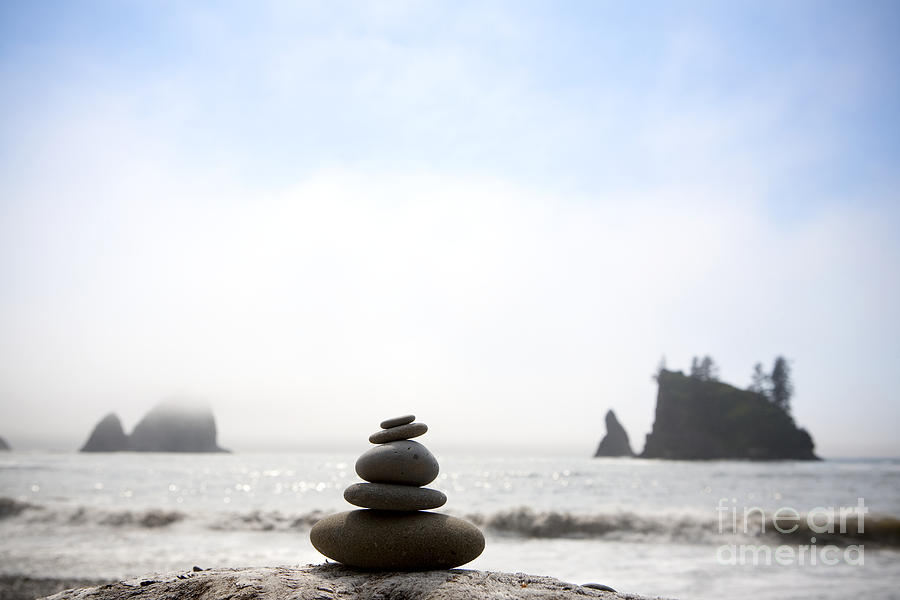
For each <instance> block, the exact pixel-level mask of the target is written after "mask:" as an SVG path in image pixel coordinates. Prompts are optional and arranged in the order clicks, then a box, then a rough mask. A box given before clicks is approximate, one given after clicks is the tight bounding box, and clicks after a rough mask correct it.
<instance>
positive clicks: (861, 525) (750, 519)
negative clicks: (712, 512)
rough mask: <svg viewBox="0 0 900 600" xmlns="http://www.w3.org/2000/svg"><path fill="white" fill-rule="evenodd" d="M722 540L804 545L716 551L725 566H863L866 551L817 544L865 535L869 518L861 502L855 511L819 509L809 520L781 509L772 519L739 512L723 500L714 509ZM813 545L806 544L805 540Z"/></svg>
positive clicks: (754, 512) (809, 514) (860, 547)
mask: <svg viewBox="0 0 900 600" xmlns="http://www.w3.org/2000/svg"><path fill="white" fill-rule="evenodd" d="M716 512H717V513H718V517H719V518H718V522H719V533H720V534H723V535H725V534H735V535H739V534H743V535H745V536H757V535H769V534H774V535H777V536H781V537H789V538H796V539H802V540H803V543H800V544H797V545H788V544H782V545H780V546H774V547H773V546H771V545H767V544H723V545H721V546H719V547H718V548H717V549H716V560H717V562H718V563H719V564H724V565H773V564H774V565H785V566H788V565H793V566H806V565H810V566H815V565H826V566H833V565H837V564H839V563H841V562H843V563H845V564H848V565H863V564H865V547H864V546H863V545H862V544H860V545H856V544H853V545H847V546H843V547H841V546H837V545H834V544H822V543H821V541H822V540H819V542H820V543H817V538H816V536H825V537H826V538H829V539H834V538H835V537H837V536H842V535H843V536H849V537H853V536H854V535H858V534H862V533H864V532H865V515H866V514H867V513H868V512H869V509H868V508H867V507H866V505H865V502H864V501H863V499H862V498H858V499H857V503H856V506H840V507H838V508H834V507H827V508H826V507H822V506H817V507H815V508H813V509H812V510H809V511H807V512H806V513H805V514H804V513H801V512H800V511H798V510H797V509H795V508H791V507H787V506H783V507H781V508H779V509H777V510H775V511H773V512H772V513H771V514H767V513H766V511H765V510H764V509H762V508H759V507H757V506H751V507H744V508H742V509H738V507H737V499H736V498H733V499H731V500H730V501H729V500H728V498H721V499H720V500H719V504H718V506H717V507H716ZM807 539H808V540H809V541H808V542H807V541H806V540H807Z"/></svg>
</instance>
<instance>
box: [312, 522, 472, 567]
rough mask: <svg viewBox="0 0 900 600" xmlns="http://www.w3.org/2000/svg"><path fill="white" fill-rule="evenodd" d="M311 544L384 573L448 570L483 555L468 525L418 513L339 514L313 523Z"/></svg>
mask: <svg viewBox="0 0 900 600" xmlns="http://www.w3.org/2000/svg"><path fill="white" fill-rule="evenodd" d="M309 539H310V541H311V542H312V544H313V546H315V548H316V550H318V551H319V552H321V553H322V554H324V555H325V556H327V557H328V558H331V559H333V560H336V561H338V562H341V563H344V564H345V565H348V566H351V567H357V568H362V569H379V570H383V571H427V570H432V569H452V568H454V567H458V566H460V565H463V564H465V563H467V562H469V561H471V560H474V559H475V558H477V557H478V555H479V554H481V552H482V551H483V550H484V535H482V533H481V532H480V531H479V530H478V528H477V527H475V526H474V525H472V524H471V523H468V522H466V521H464V520H462V519H458V518H456V517H451V516H449V515H442V514H439V513H433V512H421V511H415V512H407V513H403V512H396V511H385V510H352V511H349V512H343V513H338V514H336V515H331V516H328V517H325V518H324V519H322V520H321V521H319V522H318V523H316V524H315V525H314V526H313V528H312V529H311V530H310V532H309Z"/></svg>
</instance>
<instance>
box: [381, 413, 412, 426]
mask: <svg viewBox="0 0 900 600" xmlns="http://www.w3.org/2000/svg"><path fill="white" fill-rule="evenodd" d="M415 420H416V415H404V416H402V417H394V418H393V419H388V420H387V421H382V422H381V428H382V429H390V428H391V427H397V426H399V425H406V424H407V423H412V422H413V421H415Z"/></svg>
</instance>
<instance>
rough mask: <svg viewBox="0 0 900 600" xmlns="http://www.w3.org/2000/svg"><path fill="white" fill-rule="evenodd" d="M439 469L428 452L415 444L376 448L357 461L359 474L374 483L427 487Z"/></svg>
mask: <svg viewBox="0 0 900 600" xmlns="http://www.w3.org/2000/svg"><path fill="white" fill-rule="evenodd" d="M438 469H439V467H438V462H437V459H436V458H435V457H434V455H433V454H431V452H429V451H428V448H426V447H425V446H423V445H422V444H420V443H419V442H414V441H412V440H402V441H398V442H388V443H387V444H381V445H378V446H375V447H374V448H371V449H370V450H368V451H367V452H365V453H363V455H362V456H360V457H359V458H358V459H356V474H357V475H359V476H360V477H362V478H363V479H365V480H366V481H371V482H372V483H399V484H400V485H416V486H420V485H428V484H429V483H431V482H432V481H434V478H435V477H437V475H438Z"/></svg>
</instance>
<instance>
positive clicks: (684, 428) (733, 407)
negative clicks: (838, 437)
mask: <svg viewBox="0 0 900 600" xmlns="http://www.w3.org/2000/svg"><path fill="white" fill-rule="evenodd" d="M656 379H657V383H658V384H659V391H658V393H657V397H656V418H655V420H654V422H653V430H652V431H651V432H650V433H649V434H647V441H646V444H645V445H644V451H643V452H642V453H641V454H640V455H639V456H640V458H664V459H674V460H711V459H743V460H819V458H818V457H817V456H816V455H815V453H814V452H813V449H814V443H813V440H812V437H811V436H810V435H809V433H808V432H807V431H806V430H805V429H802V428H800V427H797V425H796V423H794V419H793V417H792V416H791V414H790V410H789V408H786V407H785V405H783V404H781V405H780V404H779V403H777V402H773V401H772V399H771V398H769V397H768V396H767V395H766V394H765V393H764V392H762V391H757V390H752V389H750V390H742V389H740V388H736V387H734V386H732V385H729V384H727V383H723V382H721V381H718V380H717V379H715V378H712V377H706V376H696V375H690V376H689V375H685V374H683V373H682V372H681V371H667V370H665V369H661V370H660V371H659V373H658V374H657V376H656ZM606 430H607V433H606V436H605V437H604V438H603V440H602V441H601V442H600V446H599V447H598V448H597V452H596V453H595V454H594V456H595V457H598V456H634V455H633V454H632V452H631V447H630V446H629V444H628V434H627V433H625V429H624V428H623V427H622V425H621V424H620V423H619V421H618V420H617V419H616V416H615V414H613V412H612V411H609V412H608V413H606Z"/></svg>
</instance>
